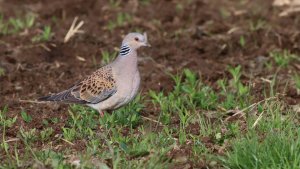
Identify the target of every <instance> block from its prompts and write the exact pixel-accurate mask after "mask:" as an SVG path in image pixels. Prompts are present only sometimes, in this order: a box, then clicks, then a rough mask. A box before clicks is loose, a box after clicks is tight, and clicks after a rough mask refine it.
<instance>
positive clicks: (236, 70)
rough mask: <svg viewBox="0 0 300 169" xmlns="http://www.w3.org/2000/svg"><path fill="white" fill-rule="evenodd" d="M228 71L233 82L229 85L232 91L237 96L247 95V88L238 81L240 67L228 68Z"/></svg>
mask: <svg viewBox="0 0 300 169" xmlns="http://www.w3.org/2000/svg"><path fill="white" fill-rule="evenodd" d="M228 71H229V72H230V74H231V75H232V77H233V81H232V83H231V85H232V87H234V89H235V90H236V91H237V93H238V95H239V96H243V95H246V94H248V93H249V90H250V89H249V87H248V86H245V85H243V84H242V82H241V81H240V78H241V75H242V73H241V66H240V65H239V66H237V67H235V68H234V67H229V69H228Z"/></svg>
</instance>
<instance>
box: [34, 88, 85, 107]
mask: <svg viewBox="0 0 300 169" xmlns="http://www.w3.org/2000/svg"><path fill="white" fill-rule="evenodd" d="M38 101H54V102H66V103H81V104H83V103H85V102H86V101H84V100H80V99H78V98H76V97H74V95H72V93H71V91H70V90H65V91H63V92H60V93H57V94H53V95H49V96H44V97H40V98H38Z"/></svg>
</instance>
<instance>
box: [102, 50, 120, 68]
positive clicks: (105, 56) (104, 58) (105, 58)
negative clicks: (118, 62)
mask: <svg viewBox="0 0 300 169" xmlns="http://www.w3.org/2000/svg"><path fill="white" fill-rule="evenodd" d="M101 55H102V61H101V62H102V64H104V65H105V64H108V63H109V62H111V61H112V60H113V59H114V57H115V56H116V55H117V52H113V53H112V54H110V53H109V52H108V51H101Z"/></svg>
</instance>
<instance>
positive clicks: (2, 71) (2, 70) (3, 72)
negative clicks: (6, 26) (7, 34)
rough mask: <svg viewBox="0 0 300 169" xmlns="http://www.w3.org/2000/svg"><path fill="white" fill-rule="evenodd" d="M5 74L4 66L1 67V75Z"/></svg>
mask: <svg viewBox="0 0 300 169" xmlns="http://www.w3.org/2000/svg"><path fill="white" fill-rule="evenodd" d="M0 29H1V28H0ZM4 75H5V70H4V69H3V68H2V67H0V77H1V76H4Z"/></svg>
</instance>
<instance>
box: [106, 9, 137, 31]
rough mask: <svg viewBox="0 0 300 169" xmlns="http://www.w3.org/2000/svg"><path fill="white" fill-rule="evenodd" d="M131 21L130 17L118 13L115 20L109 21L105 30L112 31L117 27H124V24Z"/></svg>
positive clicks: (126, 14)
mask: <svg viewBox="0 0 300 169" xmlns="http://www.w3.org/2000/svg"><path fill="white" fill-rule="evenodd" d="M131 20H132V16H131V15H130V14H128V13H122V12H119V13H118V14H117V17H116V19H115V20H112V21H109V22H108V25H107V27H106V28H107V29H108V30H110V31H112V30H114V29H115V28H117V27H121V26H124V25H125V24H126V23H129V22H130V21H131Z"/></svg>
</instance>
